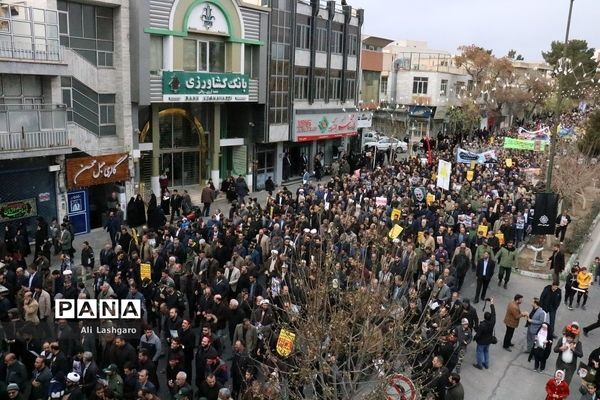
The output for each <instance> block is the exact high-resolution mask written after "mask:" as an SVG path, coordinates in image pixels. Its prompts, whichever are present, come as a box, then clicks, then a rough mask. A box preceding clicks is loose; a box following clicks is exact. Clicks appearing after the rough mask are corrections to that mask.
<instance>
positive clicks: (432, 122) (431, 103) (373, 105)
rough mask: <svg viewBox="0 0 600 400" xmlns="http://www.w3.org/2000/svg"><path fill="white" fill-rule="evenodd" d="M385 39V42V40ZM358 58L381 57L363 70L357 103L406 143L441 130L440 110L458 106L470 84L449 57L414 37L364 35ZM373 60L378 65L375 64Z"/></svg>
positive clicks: (442, 117)
mask: <svg viewBox="0 0 600 400" xmlns="http://www.w3.org/2000/svg"><path fill="white" fill-rule="evenodd" d="M386 42H388V43H387V44H386ZM362 48H363V54H364V56H363V57H367V55H368V57H370V58H373V59H377V60H381V61H380V62H381V68H380V71H379V70H376V71H373V69H377V68H376V67H378V65H373V66H371V67H370V70H365V69H364V68H363V73H362V77H363V84H362V85H363V86H362V87H363V97H362V104H363V107H364V108H366V109H375V110H376V109H377V108H379V110H378V111H377V110H376V111H375V112H374V117H373V125H374V126H375V128H376V129H378V130H381V131H383V132H384V133H386V134H388V135H392V136H396V137H398V138H401V139H405V138H408V139H409V141H410V142H411V143H416V142H419V141H420V140H421V139H422V138H423V137H425V136H427V135H431V136H435V135H437V134H438V133H439V132H443V131H444V130H445V124H446V113H447V111H448V109H449V108H450V107H452V106H456V105H460V103H461V99H460V93H461V91H466V89H467V88H468V86H469V85H470V84H471V80H470V77H469V76H468V75H467V74H466V73H465V71H464V70H462V69H460V68H457V67H456V66H455V65H454V59H453V56H452V55H451V54H450V53H448V52H446V51H443V50H435V49H430V48H428V47H427V43H426V42H420V41H408V40H404V41H388V40H387V39H381V38H373V37H370V36H368V37H365V38H364V39H363V46H362ZM377 64H378V63H377Z"/></svg>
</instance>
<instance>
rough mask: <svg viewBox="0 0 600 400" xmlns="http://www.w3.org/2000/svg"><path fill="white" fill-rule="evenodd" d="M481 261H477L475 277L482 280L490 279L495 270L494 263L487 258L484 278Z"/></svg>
mask: <svg viewBox="0 0 600 400" xmlns="http://www.w3.org/2000/svg"><path fill="white" fill-rule="evenodd" d="M483 261H484V260H483V259H481V260H479V262H478V263H477V277H478V278H484V279H488V280H490V279H492V277H493V276H494V269H495V268H496V263H495V262H494V261H493V260H492V259H491V257H490V258H488V265H487V269H486V271H485V276H484V275H483Z"/></svg>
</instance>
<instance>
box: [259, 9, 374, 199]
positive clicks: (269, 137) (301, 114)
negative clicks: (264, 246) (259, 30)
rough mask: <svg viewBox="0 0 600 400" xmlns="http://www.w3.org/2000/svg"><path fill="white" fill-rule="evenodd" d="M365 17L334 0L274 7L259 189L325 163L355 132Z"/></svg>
mask: <svg viewBox="0 0 600 400" xmlns="http://www.w3.org/2000/svg"><path fill="white" fill-rule="evenodd" d="M363 17H364V14H363V10H360V9H358V10H355V9H353V8H352V7H351V6H349V5H343V6H340V5H339V4H337V5H336V2H335V1H327V2H322V1H318V0H310V1H303V0H300V1H293V0H272V2H271V16H270V37H269V86H270V91H269V99H268V115H267V121H268V130H267V132H266V135H265V137H264V140H263V143H261V144H260V145H258V146H257V153H256V160H257V171H258V174H257V176H258V177H259V179H258V180H257V183H258V187H261V184H262V183H263V182H264V180H265V179H266V178H267V177H268V176H272V177H273V179H274V180H275V181H276V182H282V181H287V180H289V179H291V178H293V177H295V176H300V175H301V174H302V173H303V169H304V168H305V167H307V168H309V169H310V170H311V171H312V169H313V168H312V166H313V160H314V157H315V156H316V155H317V154H319V153H320V154H322V163H324V164H329V163H331V162H332V161H333V159H335V158H337V157H338V156H339V155H340V152H341V151H343V150H345V149H347V147H348V143H349V138H351V137H353V136H356V135H357V130H358V126H359V122H358V120H359V112H358V107H357V106H358V90H357V88H358V78H359V71H360V47H359V39H360V37H361V36H360V35H361V28H362V24H363Z"/></svg>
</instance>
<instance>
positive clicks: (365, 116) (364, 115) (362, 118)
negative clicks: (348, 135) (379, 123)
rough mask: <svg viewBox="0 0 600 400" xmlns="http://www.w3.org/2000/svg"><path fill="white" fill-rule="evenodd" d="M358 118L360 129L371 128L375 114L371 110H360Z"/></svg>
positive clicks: (357, 124) (357, 123)
mask: <svg viewBox="0 0 600 400" xmlns="http://www.w3.org/2000/svg"><path fill="white" fill-rule="evenodd" d="M357 118H358V120H357V122H356V127H357V128H358V129H360V128H370V127H371V126H372V125H373V114H372V113H371V112H370V111H363V112H359V113H358V117H357Z"/></svg>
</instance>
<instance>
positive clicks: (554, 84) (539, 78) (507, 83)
mask: <svg viewBox="0 0 600 400" xmlns="http://www.w3.org/2000/svg"><path fill="white" fill-rule="evenodd" d="M459 51H460V52H459V54H458V55H457V56H455V58H454V61H455V64H456V65H457V66H458V67H462V68H464V70H465V71H466V72H467V73H468V74H469V75H470V76H471V77H472V82H470V84H469V85H466V87H461V88H457V93H459V96H460V98H461V100H462V102H461V105H460V106H459V107H458V108H459V110H451V115H450V122H451V123H452V122H453V121H452V120H453V119H454V120H455V122H456V123H455V126H463V128H470V127H471V126H469V122H470V120H472V118H471V117H472V115H473V109H474V108H473V107H472V105H476V106H477V107H478V108H479V112H480V114H481V115H483V114H486V115H488V116H491V117H494V118H495V119H496V121H498V123H499V122H500V121H501V120H502V115H505V114H509V115H511V116H516V117H520V118H523V119H525V120H527V119H529V118H531V117H532V116H533V115H536V114H551V113H552V112H554V111H555V110H556V104H557V102H558V99H560V103H562V105H563V108H564V109H570V108H572V107H573V105H574V104H576V102H575V103H574V101H575V100H576V101H577V102H578V101H579V100H587V101H595V100H598V99H600V90H598V85H597V84H596V85H594V83H597V82H598V79H597V73H596V68H597V66H598V64H597V62H596V61H595V60H594V59H593V56H594V49H592V48H589V47H588V44H587V42H586V41H585V40H571V41H569V43H568V46H567V51H566V58H565V57H564V56H563V55H564V43H561V42H557V41H554V42H552V44H551V46H550V50H549V51H548V52H543V53H542V56H543V57H544V60H545V61H546V62H547V63H548V64H549V65H550V66H551V67H552V72H551V73H550V74H549V75H550V76H548V74H547V71H546V70H533V69H529V68H519V65H518V63H515V62H518V61H523V56H522V55H520V54H517V52H516V51H515V50H510V51H509V52H508V54H507V55H506V56H504V57H497V56H495V55H494V54H493V51H492V50H487V49H485V48H483V47H480V46H477V45H468V46H461V47H459Z"/></svg>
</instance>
